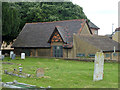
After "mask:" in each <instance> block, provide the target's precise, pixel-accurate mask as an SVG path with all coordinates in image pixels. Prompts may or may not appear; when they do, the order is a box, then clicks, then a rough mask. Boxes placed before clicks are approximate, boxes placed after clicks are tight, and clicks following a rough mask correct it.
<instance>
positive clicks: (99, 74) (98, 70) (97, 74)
mask: <svg viewBox="0 0 120 90" xmlns="http://www.w3.org/2000/svg"><path fill="white" fill-rule="evenodd" d="M103 68H104V54H103V53H102V52H97V53H96V55H95V62H94V75H93V81H99V80H102V79H103Z"/></svg>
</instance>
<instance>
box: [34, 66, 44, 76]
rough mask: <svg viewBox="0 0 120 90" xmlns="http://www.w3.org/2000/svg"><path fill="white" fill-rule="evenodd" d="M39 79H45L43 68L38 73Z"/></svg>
mask: <svg viewBox="0 0 120 90" xmlns="http://www.w3.org/2000/svg"><path fill="white" fill-rule="evenodd" d="M36 75H37V77H43V76H44V69H43V68H38V69H37V71H36Z"/></svg>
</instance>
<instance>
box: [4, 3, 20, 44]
mask: <svg viewBox="0 0 120 90" xmlns="http://www.w3.org/2000/svg"><path fill="white" fill-rule="evenodd" d="M19 25H20V17H19V13H18V10H17V6H15V4H14V3H12V4H11V3H7V2H4V3H3V5H2V36H3V38H2V39H3V40H5V41H7V42H9V41H11V40H12V39H13V38H15V37H16V36H17V35H18V33H19Z"/></svg>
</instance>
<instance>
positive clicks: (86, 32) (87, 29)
mask: <svg viewBox="0 0 120 90" xmlns="http://www.w3.org/2000/svg"><path fill="white" fill-rule="evenodd" d="M80 34H90V31H89V28H88V25H87V24H86V23H85V25H84V27H83V29H82V31H81V33H80Z"/></svg>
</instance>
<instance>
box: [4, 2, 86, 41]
mask: <svg viewBox="0 0 120 90" xmlns="http://www.w3.org/2000/svg"><path fill="white" fill-rule="evenodd" d="M2 11H3V36H6V37H13V38H16V36H17V35H18V33H19V32H20V31H21V30H22V28H23V26H24V25H25V23H28V22H29V23H31V22H48V21H59V20H70V19H87V17H86V15H85V14H84V12H83V9H82V7H80V6H78V5H74V4H73V3H72V2H16V3H3V10H2ZM3 39H4V38H3ZM7 39H8V38H7Z"/></svg>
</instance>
